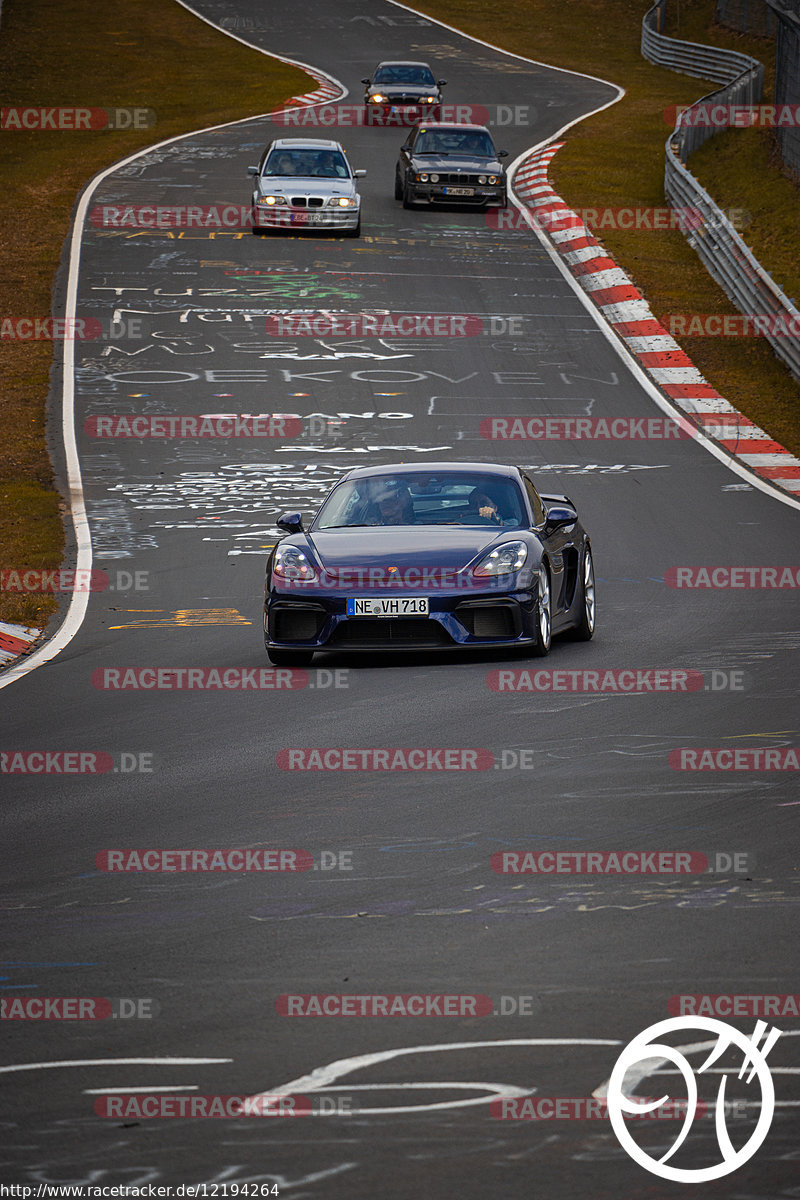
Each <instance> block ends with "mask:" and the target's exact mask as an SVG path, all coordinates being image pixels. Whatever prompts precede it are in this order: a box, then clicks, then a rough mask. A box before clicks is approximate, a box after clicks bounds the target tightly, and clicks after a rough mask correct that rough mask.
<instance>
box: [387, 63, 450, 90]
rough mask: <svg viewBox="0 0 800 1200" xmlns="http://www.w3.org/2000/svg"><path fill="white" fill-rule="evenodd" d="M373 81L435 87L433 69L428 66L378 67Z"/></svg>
mask: <svg viewBox="0 0 800 1200" xmlns="http://www.w3.org/2000/svg"><path fill="white" fill-rule="evenodd" d="M372 82H373V83H411V84H416V85H417V86H419V87H435V86H436V80H435V79H434V78H433V71H431V70H430V68H428V67H413V66H395V67H378V69H377V71H376V72H375V77H374V79H373V80H372Z"/></svg>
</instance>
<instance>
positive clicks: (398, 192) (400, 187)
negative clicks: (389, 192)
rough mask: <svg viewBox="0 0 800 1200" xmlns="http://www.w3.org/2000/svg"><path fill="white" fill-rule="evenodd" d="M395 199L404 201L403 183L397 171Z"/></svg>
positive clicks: (395, 175)
mask: <svg viewBox="0 0 800 1200" xmlns="http://www.w3.org/2000/svg"><path fill="white" fill-rule="evenodd" d="M394 198H395V200H402V199H403V181H402V179H401V178H400V172H399V171H395V173H394Z"/></svg>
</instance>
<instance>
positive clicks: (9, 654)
mask: <svg viewBox="0 0 800 1200" xmlns="http://www.w3.org/2000/svg"><path fill="white" fill-rule="evenodd" d="M41 632H42V631H41V629H35V628H33V627H32V626H29V625H9V624H8V623H7V622H6V621H0V667H3V666H5V665H6V663H10V662H13V661H14V659H15V658H19V656H20V655H21V654H28V653H29V651H30V649H31V647H32V646H33V644H34V642H35V641H36V639H37V638H38V637H39V635H40V634H41Z"/></svg>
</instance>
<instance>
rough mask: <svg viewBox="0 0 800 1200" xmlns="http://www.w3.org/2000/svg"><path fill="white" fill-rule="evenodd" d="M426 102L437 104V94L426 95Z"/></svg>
mask: <svg viewBox="0 0 800 1200" xmlns="http://www.w3.org/2000/svg"><path fill="white" fill-rule="evenodd" d="M425 103H426V104H435V103H436V97H435V96H426V97H425Z"/></svg>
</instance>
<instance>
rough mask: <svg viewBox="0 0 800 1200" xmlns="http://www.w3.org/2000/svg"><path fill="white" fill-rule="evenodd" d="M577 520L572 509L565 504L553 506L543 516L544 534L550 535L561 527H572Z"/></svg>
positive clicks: (575, 513) (576, 515)
mask: <svg viewBox="0 0 800 1200" xmlns="http://www.w3.org/2000/svg"><path fill="white" fill-rule="evenodd" d="M577 519H578V514H577V512H576V510H575V509H574V508H570V507H569V505H567V504H553V505H551V506H550V508H548V510H547V512H546V514H545V521H544V529H545V533H552V532H553V530H555V529H560V528H561V526H562V525H574V524H575V522H576V521H577Z"/></svg>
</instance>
